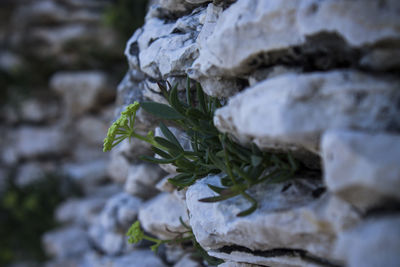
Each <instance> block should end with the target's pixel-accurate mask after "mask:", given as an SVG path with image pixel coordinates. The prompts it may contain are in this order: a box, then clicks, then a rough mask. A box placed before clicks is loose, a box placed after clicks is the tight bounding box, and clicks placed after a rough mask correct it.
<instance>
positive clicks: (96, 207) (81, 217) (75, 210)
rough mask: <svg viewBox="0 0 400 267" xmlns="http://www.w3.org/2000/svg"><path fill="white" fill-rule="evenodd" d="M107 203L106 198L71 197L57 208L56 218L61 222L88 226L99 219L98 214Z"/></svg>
mask: <svg viewBox="0 0 400 267" xmlns="http://www.w3.org/2000/svg"><path fill="white" fill-rule="evenodd" d="M105 204H106V199H105V198H100V197H90V198H83V199H77V198H69V199H68V200H67V201H66V202H64V203H62V204H61V205H60V206H59V207H58V208H57V210H56V215H55V217H56V219H57V221H58V222H60V223H74V224H78V225H83V226H87V225H90V224H93V223H95V222H96V220H97V215H98V214H99V213H100V212H101V210H102V209H103V207H104V205H105Z"/></svg>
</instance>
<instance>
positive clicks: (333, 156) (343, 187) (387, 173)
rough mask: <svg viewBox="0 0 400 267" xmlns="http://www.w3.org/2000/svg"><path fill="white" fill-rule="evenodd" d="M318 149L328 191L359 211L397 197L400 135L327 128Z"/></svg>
mask: <svg viewBox="0 0 400 267" xmlns="http://www.w3.org/2000/svg"><path fill="white" fill-rule="evenodd" d="M321 148H322V157H323V161H324V170H325V172H324V173H325V174H324V179H325V183H326V185H327V187H328V189H329V191H331V192H333V193H334V194H336V195H338V196H339V197H340V198H342V199H344V200H346V201H347V202H349V203H351V204H352V205H354V206H356V207H357V208H359V209H361V210H366V209H368V208H373V207H375V206H379V205H380V204H382V203H384V202H386V201H388V202H390V201H393V200H394V201H396V200H397V201H399V200H400V192H399V190H398V188H400V166H399V163H398V158H399V157H400V136H399V135H390V134H368V133H362V132H355V131H330V132H327V133H325V134H324V136H323V138H322V142H321Z"/></svg>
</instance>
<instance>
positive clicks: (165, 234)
mask: <svg viewBox="0 0 400 267" xmlns="http://www.w3.org/2000/svg"><path fill="white" fill-rule="evenodd" d="M171 207H174V208H173V209H171ZM179 217H181V218H182V220H183V222H187V221H188V215H187V210H186V206H185V203H184V202H183V201H181V200H180V199H179V198H177V197H176V196H174V195H172V194H168V193H161V194H159V195H158V196H157V197H155V198H154V199H152V200H150V201H149V202H147V203H145V205H144V206H143V207H141V209H140V211H139V221H140V223H141V225H142V227H143V229H144V230H146V231H147V232H149V233H152V234H154V235H156V236H157V237H158V238H163V239H171V238H174V237H175V236H176V235H177V233H180V232H185V231H186V230H187V229H186V228H185V227H184V226H183V225H182V224H181V222H180V220H179Z"/></svg>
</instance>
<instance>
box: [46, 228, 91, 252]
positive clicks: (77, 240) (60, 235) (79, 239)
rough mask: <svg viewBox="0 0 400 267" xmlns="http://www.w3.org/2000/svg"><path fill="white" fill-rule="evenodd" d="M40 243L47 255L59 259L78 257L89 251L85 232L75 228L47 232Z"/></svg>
mask: <svg viewBox="0 0 400 267" xmlns="http://www.w3.org/2000/svg"><path fill="white" fill-rule="evenodd" d="M42 243H43V246H44V250H45V251H46V253H47V254H48V255H50V256H53V257H57V258H59V259H63V258H70V257H79V256H82V255H83V254H84V253H85V252H87V251H89V250H90V244H89V239H88V236H87V233H86V231H85V230H83V229H82V228H80V227H77V226H67V227H64V228H61V229H56V230H54V231H51V232H47V233H46V234H45V235H44V236H43V238H42Z"/></svg>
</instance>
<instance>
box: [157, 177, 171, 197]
mask: <svg viewBox="0 0 400 267" xmlns="http://www.w3.org/2000/svg"><path fill="white" fill-rule="evenodd" d="M174 176H175V175H174V174H168V175H167V176H165V177H164V178H162V179H161V180H160V181H159V182H158V183H157V184H156V188H157V189H158V190H159V191H161V192H167V193H172V192H174V190H175V187H174V186H173V185H172V184H171V183H170V182H168V179H169V178H172V177H174Z"/></svg>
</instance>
